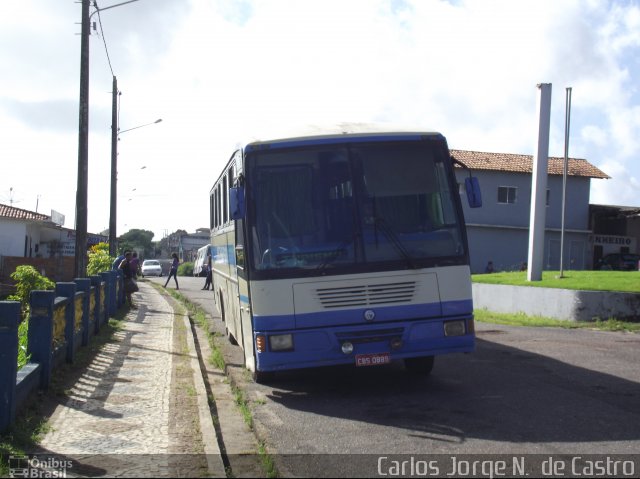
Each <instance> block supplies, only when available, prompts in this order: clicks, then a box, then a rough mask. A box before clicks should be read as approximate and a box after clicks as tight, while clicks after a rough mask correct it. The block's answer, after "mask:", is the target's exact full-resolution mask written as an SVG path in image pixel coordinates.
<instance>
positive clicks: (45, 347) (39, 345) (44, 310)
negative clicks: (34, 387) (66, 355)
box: [27, 291, 56, 390]
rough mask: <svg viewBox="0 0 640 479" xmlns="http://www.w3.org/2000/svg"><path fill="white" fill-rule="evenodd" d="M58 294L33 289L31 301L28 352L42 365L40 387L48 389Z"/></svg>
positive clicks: (51, 367) (34, 361)
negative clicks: (55, 305)
mask: <svg viewBox="0 0 640 479" xmlns="http://www.w3.org/2000/svg"><path fill="white" fill-rule="evenodd" d="M55 299H56V294H55V293H54V292H53V291H31V295H30V296H29V303H30V304H31V316H30V317H29V334H28V336H29V344H28V346H27V352H28V353H29V354H31V362H32V363H39V364H40V367H41V370H42V372H41V375H40V389H43V390H46V389H47V388H48V387H49V383H50V382H51V371H52V369H53V305H54V303H55Z"/></svg>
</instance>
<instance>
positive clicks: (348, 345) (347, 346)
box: [342, 341, 353, 354]
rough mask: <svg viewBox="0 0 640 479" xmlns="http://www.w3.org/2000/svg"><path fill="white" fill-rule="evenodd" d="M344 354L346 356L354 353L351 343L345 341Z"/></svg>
mask: <svg viewBox="0 0 640 479" xmlns="http://www.w3.org/2000/svg"><path fill="white" fill-rule="evenodd" d="M342 352H343V353H344V354H351V353H352V352H353V344H351V343H350V342H349V341H345V342H344V343H342Z"/></svg>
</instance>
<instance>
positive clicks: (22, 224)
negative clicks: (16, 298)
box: [0, 204, 108, 283]
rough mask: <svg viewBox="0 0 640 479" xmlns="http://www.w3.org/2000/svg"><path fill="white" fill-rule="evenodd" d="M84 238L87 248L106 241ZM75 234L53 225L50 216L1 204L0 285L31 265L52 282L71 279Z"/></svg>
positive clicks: (96, 238)
mask: <svg viewBox="0 0 640 479" xmlns="http://www.w3.org/2000/svg"><path fill="white" fill-rule="evenodd" d="M107 239H108V238H107V237H106V236H100V235H95V234H88V235H87V245H88V246H91V245H93V244H96V243H99V242H101V241H107ZM74 262H75V231H74V230H72V229H68V228H63V227H62V226H60V225H58V224H56V223H55V222H54V221H52V218H51V216H48V215H44V214H42V213H36V212H33V211H29V210H24V209H21V208H16V207H14V206H8V205H4V204H0V282H2V283H7V282H8V281H9V280H10V278H9V275H10V274H11V273H13V272H14V271H15V268H16V267H17V266H20V265H32V266H34V267H35V268H36V269H37V270H38V271H40V272H41V273H42V274H44V275H46V276H47V277H49V278H50V279H53V280H55V281H71V280H72V279H73V276H74Z"/></svg>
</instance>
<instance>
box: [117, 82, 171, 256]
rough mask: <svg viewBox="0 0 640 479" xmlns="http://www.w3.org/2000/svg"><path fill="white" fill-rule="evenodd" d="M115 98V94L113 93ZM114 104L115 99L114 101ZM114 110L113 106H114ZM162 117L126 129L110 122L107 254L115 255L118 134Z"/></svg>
mask: <svg viewBox="0 0 640 479" xmlns="http://www.w3.org/2000/svg"><path fill="white" fill-rule="evenodd" d="M113 79H114V92H116V91H117V83H116V79H115V77H113ZM114 98H115V94H114ZM114 105H115V101H114ZM114 111H115V106H114ZM161 121H162V118H159V119H157V120H156V121H152V122H151V123H145V124H144V125H139V126H134V127H133V128H127V129H126V130H120V128H118V126H117V125H118V123H117V118H115V115H114V120H113V121H112V124H111V204H110V208H109V255H110V256H117V251H116V216H117V201H118V200H117V196H118V187H117V182H118V141H119V140H120V138H118V135H121V134H122V133H126V132H128V131H131V130H137V129H138V128H142V127H144V126H149V125H155V124H156V123H160V122H161Z"/></svg>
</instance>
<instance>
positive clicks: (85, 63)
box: [74, 0, 90, 278]
mask: <svg viewBox="0 0 640 479" xmlns="http://www.w3.org/2000/svg"><path fill="white" fill-rule="evenodd" d="M89 4H90V0H82V31H81V41H80V111H79V117H80V118H79V128H78V186H77V189H76V250H75V264H74V275H75V276H74V277H75V278H84V277H85V276H86V274H87V183H88V181H89Z"/></svg>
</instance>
